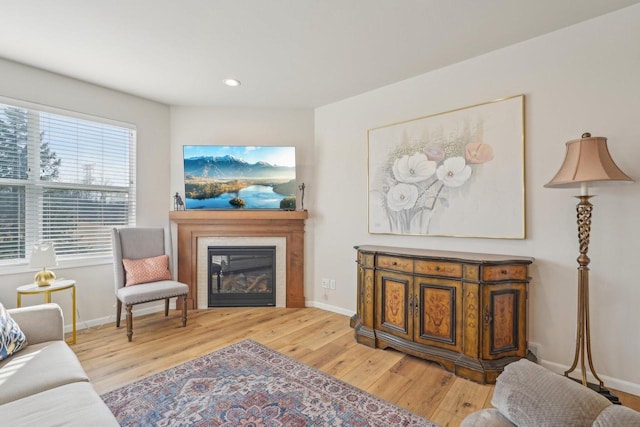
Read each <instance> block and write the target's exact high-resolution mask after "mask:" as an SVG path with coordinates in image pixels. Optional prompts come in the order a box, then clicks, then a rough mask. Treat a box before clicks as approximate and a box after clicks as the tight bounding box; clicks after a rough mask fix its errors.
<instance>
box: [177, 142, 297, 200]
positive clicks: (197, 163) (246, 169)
mask: <svg viewBox="0 0 640 427" xmlns="http://www.w3.org/2000/svg"><path fill="white" fill-rule="evenodd" d="M183 149H184V152H183V159H184V192H185V208H186V209H284V210H295V208H296V190H297V186H296V149H295V147H273V146H272V147H258V146H228V145H185V146H184V147H183Z"/></svg>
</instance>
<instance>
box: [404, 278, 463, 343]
mask: <svg viewBox="0 0 640 427" xmlns="http://www.w3.org/2000/svg"><path fill="white" fill-rule="evenodd" d="M415 281H416V283H415V285H414V287H415V296H414V301H415V303H414V312H415V321H416V325H415V327H414V341H416V342H419V343H422V344H426V345H431V346H434V347H440V348H446V349H449V350H452V351H457V352H461V351H462V324H461V320H462V282H460V281H456V280H448V279H434V278H425V277H416V278H415Z"/></svg>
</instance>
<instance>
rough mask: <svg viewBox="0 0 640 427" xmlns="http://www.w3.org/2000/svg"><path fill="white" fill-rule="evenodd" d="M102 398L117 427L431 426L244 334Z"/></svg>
mask: <svg viewBox="0 0 640 427" xmlns="http://www.w3.org/2000/svg"><path fill="white" fill-rule="evenodd" d="M102 399H103V400H104V401H105V403H106V404H107V406H109V408H110V409H111V411H112V412H113V413H114V415H115V416H116V418H117V419H118V421H119V422H120V424H121V425H123V426H221V427H222V426H224V427H231V426H244V427H254V426H255V427H276V426H291V427H303V426H327V427H329V426H331V427H333V426H354V427H355V426H358V427H364V426H380V427H382V426H384V427H388V426H436V424H433V423H431V422H430V421H428V420H426V419H424V418H422V417H420V416H418V415H415V414H413V413H411V412H409V411H406V410H404V409H402V408H399V407H397V406H395V405H393V404H391V403H389V402H386V401H384V400H381V399H379V398H377V397H375V396H372V395H371V394H368V393H366V392H364V391H362V390H360V389H357V388H355V387H353V386H351V385H349V384H347V383H345V382H342V381H340V380H338V379H336V378H333V377H331V376H329V375H327V374H324V373H322V372H320V371H318V370H317V369H315V368H312V367H310V366H307V365H305V364H303V363H300V362H298V361H296V360H293V359H291V358H289V357H287V356H285V355H283V354H281V353H278V352H277V351H275V350H272V349H270V348H268V347H265V346H263V345H261V344H258V343H257V342H255V341H251V340H246V341H241V342H239V343H237V344H234V345H231V346H229V347H226V348H223V349H221V350H218V351H215V352H213V353H210V354H208V355H206V356H203V357H200V358H198V359H194V360H191V361H189V362H187V363H184V364H182V365H179V366H176V367H174V368H171V369H168V370H166V371H163V372H160V373H158V374H155V375H152V376H150V377H147V378H145V379H142V380H140V381H137V382H135V383H133V384H130V385H127V386H125V387H122V388H120V389H117V390H114V391H112V392H109V393H106V394H104V395H103V396H102Z"/></svg>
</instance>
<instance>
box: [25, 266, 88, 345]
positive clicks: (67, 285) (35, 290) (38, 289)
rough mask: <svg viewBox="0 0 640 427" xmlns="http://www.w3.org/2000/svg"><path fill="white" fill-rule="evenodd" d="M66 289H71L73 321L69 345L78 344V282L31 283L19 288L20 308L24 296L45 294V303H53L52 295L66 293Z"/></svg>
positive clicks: (64, 280)
mask: <svg viewBox="0 0 640 427" xmlns="http://www.w3.org/2000/svg"><path fill="white" fill-rule="evenodd" d="M65 289H71V305H72V307H71V309H72V311H71V319H72V321H73V324H72V330H73V333H72V336H71V339H70V340H68V341H67V343H68V344H75V343H76V281H75V280H68V279H63V280H56V281H54V282H53V283H52V284H50V285H49V286H38V285H36V284H35V283H29V284H28V285H22V286H19V287H18V289H17V291H18V307H22V295H36V294H44V302H45V303H50V302H51V293H52V292H58V291H64V290H65Z"/></svg>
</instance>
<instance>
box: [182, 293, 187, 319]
mask: <svg viewBox="0 0 640 427" xmlns="http://www.w3.org/2000/svg"><path fill="white" fill-rule="evenodd" d="M182 326H187V296H186V295H182Z"/></svg>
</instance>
